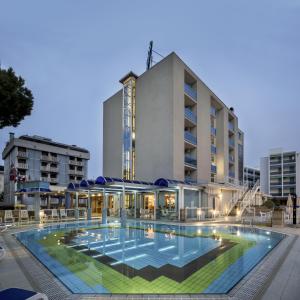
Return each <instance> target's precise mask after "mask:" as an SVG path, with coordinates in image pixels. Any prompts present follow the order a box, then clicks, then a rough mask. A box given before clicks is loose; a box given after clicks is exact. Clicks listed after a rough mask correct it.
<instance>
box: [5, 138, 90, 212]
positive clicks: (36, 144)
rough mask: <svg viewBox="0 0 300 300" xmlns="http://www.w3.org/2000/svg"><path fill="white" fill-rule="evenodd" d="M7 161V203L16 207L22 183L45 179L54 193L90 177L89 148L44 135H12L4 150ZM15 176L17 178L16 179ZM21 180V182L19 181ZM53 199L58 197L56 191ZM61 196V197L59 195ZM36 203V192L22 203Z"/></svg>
mask: <svg viewBox="0 0 300 300" xmlns="http://www.w3.org/2000/svg"><path fill="white" fill-rule="evenodd" d="M2 158H3V160H4V203H3V205H6V206H12V205H15V204H16V202H17V198H16V195H15V192H17V190H20V188H21V186H22V185H23V184H22V182H26V183H27V184H29V185H30V183H36V184H37V183H38V182H42V183H43V186H47V187H48V189H51V191H53V192H61V193H63V192H64V190H65V189H66V187H67V185H68V184H69V183H70V182H73V183H79V182H80V181H82V180H83V179H87V172H88V160H89V158H90V153H89V151H88V150H86V149H83V148H80V147H77V146H75V145H67V144H63V143H58V142H55V141H52V140H51V139H49V138H45V137H40V136H35V135H34V136H28V135H23V136H20V137H19V138H16V137H15V136H14V134H13V133H11V134H10V138H9V141H8V142H7V144H6V147H5V148H4V150H3V152H2ZM12 176H14V177H15V178H12ZM18 181H19V183H18ZM51 197H53V199H52V202H57V201H58V199H54V198H55V197H56V196H55V193H53V196H51ZM56 198H57V197H56ZM32 202H33V198H32V195H31V194H30V193H26V194H24V195H23V199H22V203H24V204H30V203H32Z"/></svg>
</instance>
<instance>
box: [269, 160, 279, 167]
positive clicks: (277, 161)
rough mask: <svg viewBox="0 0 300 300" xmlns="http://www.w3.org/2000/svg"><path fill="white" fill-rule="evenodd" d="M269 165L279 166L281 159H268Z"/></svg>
mask: <svg viewBox="0 0 300 300" xmlns="http://www.w3.org/2000/svg"><path fill="white" fill-rule="evenodd" d="M270 165H271V166H274V165H281V159H272V160H271V159H270Z"/></svg>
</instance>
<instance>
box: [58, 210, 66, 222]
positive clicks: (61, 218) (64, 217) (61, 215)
mask: <svg viewBox="0 0 300 300" xmlns="http://www.w3.org/2000/svg"><path fill="white" fill-rule="evenodd" d="M59 215H60V220H67V219H68V215H67V212H66V210H65V209H64V208H62V209H60V210H59Z"/></svg>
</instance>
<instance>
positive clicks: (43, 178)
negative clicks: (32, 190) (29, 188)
mask: <svg viewBox="0 0 300 300" xmlns="http://www.w3.org/2000/svg"><path fill="white" fill-rule="evenodd" d="M40 180H41V181H47V182H48V181H49V178H48V177H41V178H40Z"/></svg>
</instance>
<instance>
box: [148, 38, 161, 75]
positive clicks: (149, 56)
mask: <svg viewBox="0 0 300 300" xmlns="http://www.w3.org/2000/svg"><path fill="white" fill-rule="evenodd" d="M153 53H155V54H157V55H159V56H160V57H162V58H163V57H164V56H163V55H161V54H160V53H158V52H156V51H155V50H153V41H150V43H149V50H148V57H147V64H146V65H147V71H148V70H149V69H150V68H151V67H152V65H153V63H156V62H155V61H154V60H153Z"/></svg>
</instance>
